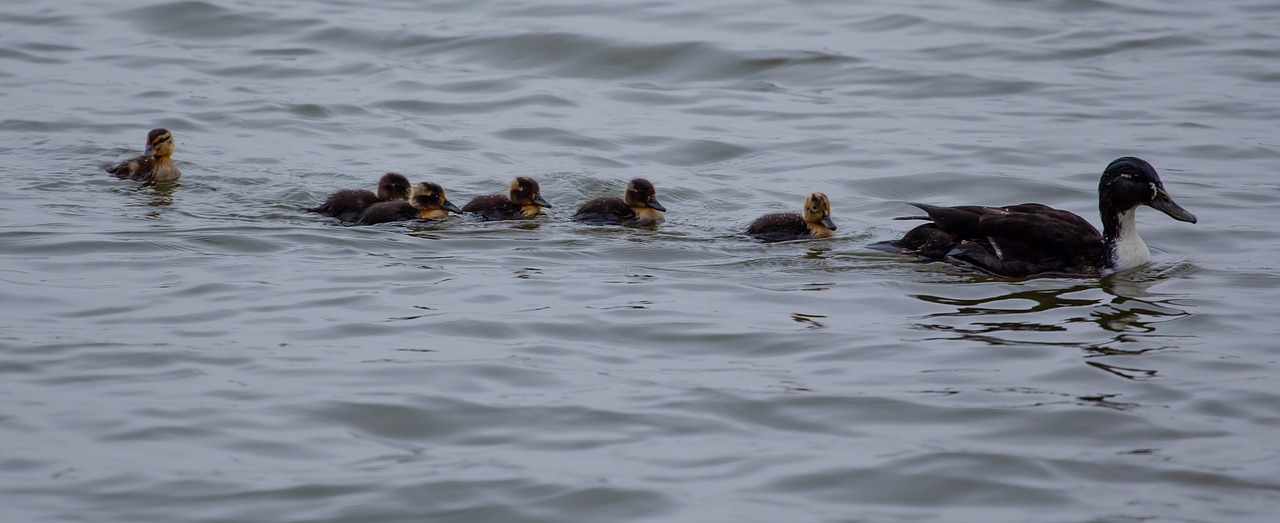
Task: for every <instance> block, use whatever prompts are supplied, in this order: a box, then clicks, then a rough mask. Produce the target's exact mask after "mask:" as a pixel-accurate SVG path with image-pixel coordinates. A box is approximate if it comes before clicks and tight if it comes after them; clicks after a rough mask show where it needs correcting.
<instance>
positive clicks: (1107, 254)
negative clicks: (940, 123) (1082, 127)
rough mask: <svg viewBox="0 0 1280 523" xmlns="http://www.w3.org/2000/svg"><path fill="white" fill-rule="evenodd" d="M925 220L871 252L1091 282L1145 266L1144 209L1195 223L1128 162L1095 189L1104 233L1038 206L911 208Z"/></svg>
mask: <svg viewBox="0 0 1280 523" xmlns="http://www.w3.org/2000/svg"><path fill="white" fill-rule="evenodd" d="M911 205H914V206H916V207H918V208H920V210H922V211H924V212H925V214H926V215H927V216H908V217H905V218H901V219H920V220H927V221H928V223H925V224H923V225H920V226H917V227H916V228H914V229H912V230H911V231H910V232H908V233H907V234H906V235H905V236H903V237H902V239H900V240H895V241H891V242H884V243H880V244H875V245H873V246H872V247H874V248H884V247H888V249H886V250H895V251H898V252H903V253H911V254H916V255H918V256H920V257H922V258H925V259H929V260H945V261H951V262H958V263H960V264H963V265H967V266H970V267H974V268H977V269H979V270H981V271H983V272H986V273H988V274H993V275H996V276H1008V277H1015V278H1021V277H1028V276H1097V275H1102V274H1107V273H1110V272H1117V271H1124V270H1128V269H1132V268H1134V267H1138V266H1140V265H1143V264H1145V263H1147V262H1149V261H1151V251H1150V250H1149V249H1148V248H1147V244H1146V243H1144V242H1143V241H1142V238H1140V237H1139V236H1138V229H1137V224H1136V223H1135V221H1134V215H1135V214H1136V213H1137V210H1138V207H1140V206H1143V205H1146V206H1149V207H1151V208H1153V209H1155V210H1157V211H1160V212H1162V213H1165V214H1167V215H1169V217H1170V218H1173V219H1175V220H1178V221H1183V222H1190V223H1196V217H1195V215H1194V214H1191V213H1190V212H1187V210H1186V209H1183V208H1182V207H1181V206H1179V205H1178V204H1177V203H1174V201H1173V198H1171V197H1169V193H1168V192H1167V191H1165V188H1164V184H1163V183H1161V181H1160V175H1159V174H1157V173H1156V169H1155V167H1152V166H1151V164H1149V163H1147V162H1146V161H1143V160H1142V159H1139V158H1134V157H1132V156H1126V157H1123V158H1117V159H1116V160H1114V161H1112V162H1111V164H1109V165H1107V168H1106V169H1105V170H1104V171H1103V172H1102V178H1101V180H1099V182H1098V211H1099V212H1100V213H1101V215H1102V232H1101V233H1099V232H1098V230H1097V229H1095V228H1094V227H1093V225H1091V224H1089V222H1088V221H1086V220H1085V219H1084V218H1081V217H1080V216H1079V215H1076V214H1074V213H1071V212H1068V211H1063V210H1059V209H1054V208H1052V207H1049V206H1047V205H1042V204H1039V203H1022V204H1018V205H1008V206H1005V207H983V206H978V205H961V206H958V207H940V206H936V205H925V204H922V203H913V204H911Z"/></svg>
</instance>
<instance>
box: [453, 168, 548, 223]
mask: <svg viewBox="0 0 1280 523" xmlns="http://www.w3.org/2000/svg"><path fill="white" fill-rule="evenodd" d="M543 207H546V208H548V209H550V208H551V204H549V203H547V201H546V200H544V199H542V189H541V188H539V187H538V182H537V181H536V180H534V179H533V178H530V177H528V176H519V177H517V178H516V179H514V180H511V186H510V187H509V188H508V190H507V194H506V195H505V196H504V195H501V194H490V195H486V196H477V197H475V198H473V199H472V200H471V201H470V202H467V204H466V205H464V206H462V211H463V212H467V213H471V214H474V215H476V216H479V217H480V218H481V219H483V220H485V221H497V220H519V219H523V218H532V217H534V216H537V215H538V213H540V212H542V208H543Z"/></svg>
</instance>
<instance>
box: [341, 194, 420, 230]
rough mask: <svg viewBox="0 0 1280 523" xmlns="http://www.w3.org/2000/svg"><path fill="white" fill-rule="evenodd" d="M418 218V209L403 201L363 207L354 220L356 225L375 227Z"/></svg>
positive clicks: (378, 203)
mask: <svg viewBox="0 0 1280 523" xmlns="http://www.w3.org/2000/svg"><path fill="white" fill-rule="evenodd" d="M417 217H418V209H417V208H416V207H414V206H413V204H411V203H409V202H407V201H404V200H392V201H389V202H377V203H374V204H373V205H370V206H368V207H365V208H364V209H363V210H361V211H360V213H359V215H358V216H356V218H355V219H353V220H351V221H353V222H355V224H356V225H375V224H379V223H389V222H402V221H405V220H412V219H415V218H417Z"/></svg>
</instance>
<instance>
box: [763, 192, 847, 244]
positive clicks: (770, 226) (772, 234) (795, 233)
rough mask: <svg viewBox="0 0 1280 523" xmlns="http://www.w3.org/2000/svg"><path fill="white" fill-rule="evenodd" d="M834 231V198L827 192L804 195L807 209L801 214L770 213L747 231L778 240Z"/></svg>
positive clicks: (824, 234) (766, 238)
mask: <svg viewBox="0 0 1280 523" xmlns="http://www.w3.org/2000/svg"><path fill="white" fill-rule="evenodd" d="M834 230H836V224H835V223H834V222H832V221H831V200H830V199H828V198H827V195H825V194H822V193H820V192H816V193H813V194H810V195H808V196H806V197H805V198H804V208H803V209H802V210H801V212H800V213H798V214H797V213H777V214H766V215H764V216H761V217H759V218H756V221H754V222H752V223H751V226H750V227H747V234H748V235H749V236H752V237H755V238H756V239H758V240H764V241H767V242H777V241H786V240H802V239H808V238H826V237H828V236H831V231H834Z"/></svg>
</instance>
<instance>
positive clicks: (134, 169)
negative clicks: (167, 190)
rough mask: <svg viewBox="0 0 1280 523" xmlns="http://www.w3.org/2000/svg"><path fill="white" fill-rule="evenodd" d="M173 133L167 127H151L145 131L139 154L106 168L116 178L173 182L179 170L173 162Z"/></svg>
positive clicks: (180, 174) (176, 178)
mask: <svg viewBox="0 0 1280 523" xmlns="http://www.w3.org/2000/svg"><path fill="white" fill-rule="evenodd" d="M172 156H173V134H170V133H169V130H168V129H152V130H151V132H149V133H147V147H146V149H144V150H143V151H142V155H141V156H137V157H135V158H130V159H128V160H125V161H123V162H120V163H118V164H116V165H114V166H112V167H108V168H107V172H109V173H111V174H114V175H115V176H116V177H117V178H125V179H129V180H137V181H140V182H173V181H177V180H178V177H179V176H182V173H181V172H178V166H176V165H174V164H173V158H171V157H172Z"/></svg>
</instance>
